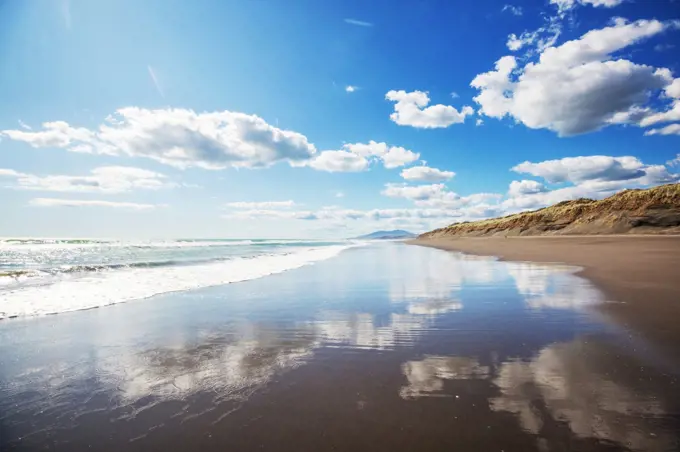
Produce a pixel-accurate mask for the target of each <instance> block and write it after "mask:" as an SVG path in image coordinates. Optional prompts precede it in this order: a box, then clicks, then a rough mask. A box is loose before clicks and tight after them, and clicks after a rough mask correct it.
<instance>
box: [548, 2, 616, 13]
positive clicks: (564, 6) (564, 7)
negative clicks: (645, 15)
mask: <svg viewBox="0 0 680 452" xmlns="http://www.w3.org/2000/svg"><path fill="white" fill-rule="evenodd" d="M623 2H624V0H550V3H551V4H553V5H557V8H558V9H559V11H560V12H565V11H568V10H570V9H573V8H575V7H576V6H577V5H590V6H595V7H605V8H613V7H615V6H618V5H620V4H621V3H623Z"/></svg>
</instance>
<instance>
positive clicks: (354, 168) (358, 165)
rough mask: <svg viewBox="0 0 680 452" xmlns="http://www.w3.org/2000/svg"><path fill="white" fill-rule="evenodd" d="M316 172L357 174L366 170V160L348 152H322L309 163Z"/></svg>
mask: <svg viewBox="0 0 680 452" xmlns="http://www.w3.org/2000/svg"><path fill="white" fill-rule="evenodd" d="M309 166H311V167H312V168H314V169H316V170H320V171H328V172H329V173H335V172H359V171H365V170H367V169H368V159H367V158H366V157H362V156H361V155H358V154H355V153H354V152H350V151H323V152H321V153H320V154H319V155H318V156H317V157H315V158H314V159H313V160H311V161H310V162H309Z"/></svg>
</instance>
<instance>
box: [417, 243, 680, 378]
mask: <svg viewBox="0 0 680 452" xmlns="http://www.w3.org/2000/svg"><path fill="white" fill-rule="evenodd" d="M409 243H412V244H417V245H423V246H430V247H435V248H439V249H445V250H453V251H461V252H464V253H470V254H476V255H489V256H497V257H499V258H500V259H505V260H509V261H531V262H544V263H553V262H554V263H563V264H568V265H576V266H579V267H583V270H582V272H581V274H582V275H583V276H585V277H586V278H588V279H589V280H591V281H593V282H594V283H595V284H596V286H597V287H598V288H600V289H601V290H603V291H604V292H605V294H606V295H607V298H608V299H609V300H610V301H614V302H615V303H607V304H604V305H602V306H601V307H600V309H601V310H602V311H603V312H605V313H607V314H609V315H611V316H612V317H613V318H614V319H615V320H616V321H617V322H620V323H622V324H623V325H625V326H626V327H628V328H630V329H631V330H632V331H634V332H635V331H636V332H639V333H640V334H642V335H643V336H644V337H646V338H649V339H651V340H653V341H654V342H656V343H658V344H659V345H660V346H661V347H663V349H664V352H665V353H666V354H668V356H669V357H671V359H673V360H674V361H675V363H676V364H678V365H680V327H679V326H678V319H680V236H582V237H577V236H561V237H512V238H510V237H509V238H501V237H498V238H497V237H483V238H481V237H480V238H450V239H448V238H447V239H434V240H413V241H411V242H409Z"/></svg>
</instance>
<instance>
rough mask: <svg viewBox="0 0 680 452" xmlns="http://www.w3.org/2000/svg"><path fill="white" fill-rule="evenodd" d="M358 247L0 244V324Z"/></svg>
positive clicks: (220, 242)
mask: <svg viewBox="0 0 680 452" xmlns="http://www.w3.org/2000/svg"><path fill="white" fill-rule="evenodd" d="M360 243H361V242H358V241H349V240H348V241H314V240H272V239H252V240H239V239H177V240H163V241H116V240H84V239H14V238H6V239H1V240H0V319H3V318H12V317H22V316H35V315H45V314H57V313H61V312H68V311H77V310H81V309H91V308H98V307H102V306H107V305H111V304H116V303H122V302H126V301H131V300H140V299H144V298H149V297H151V296H154V295H159V294H163V293H167V292H175V291H182V290H189V289H198V288H201V287H208V286H214V285H220V284H228V283H233V282H239V281H246V280H250V279H254V278H260V277H263V276H267V275H271V274H274V273H280V272H283V271H286V270H290V269H293V268H298V267H301V266H303V265H308V264H311V263H313V262H316V261H320V260H324V259H328V258H330V257H333V256H335V255H337V254H338V253H339V252H341V251H342V250H344V249H346V248H348V247H351V246H357V245H359V244H360Z"/></svg>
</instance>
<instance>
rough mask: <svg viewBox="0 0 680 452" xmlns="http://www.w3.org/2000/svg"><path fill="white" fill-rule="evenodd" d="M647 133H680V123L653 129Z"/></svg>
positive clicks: (646, 133)
mask: <svg viewBox="0 0 680 452" xmlns="http://www.w3.org/2000/svg"><path fill="white" fill-rule="evenodd" d="M645 135H680V124H671V125H669V126H666V127H662V128H660V129H651V130H648V131H646V132H645Z"/></svg>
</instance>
